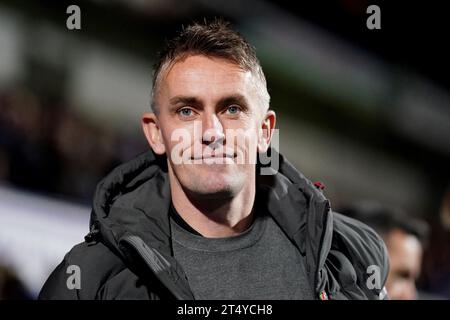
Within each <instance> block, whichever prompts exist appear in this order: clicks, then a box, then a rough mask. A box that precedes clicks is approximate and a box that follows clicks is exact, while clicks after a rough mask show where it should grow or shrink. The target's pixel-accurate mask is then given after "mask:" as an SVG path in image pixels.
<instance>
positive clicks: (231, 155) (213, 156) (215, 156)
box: [191, 153, 237, 160]
mask: <svg viewBox="0 0 450 320" xmlns="http://www.w3.org/2000/svg"><path fill="white" fill-rule="evenodd" d="M236 157H237V154H236V153H219V154H210V155H201V156H197V157H191V160H205V159H220V158H223V159H235V158H236Z"/></svg>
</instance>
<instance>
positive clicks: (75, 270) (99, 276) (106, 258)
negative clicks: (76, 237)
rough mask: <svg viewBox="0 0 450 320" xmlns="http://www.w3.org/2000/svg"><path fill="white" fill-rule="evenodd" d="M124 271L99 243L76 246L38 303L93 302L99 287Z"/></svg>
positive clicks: (42, 293)
mask: <svg viewBox="0 0 450 320" xmlns="http://www.w3.org/2000/svg"><path fill="white" fill-rule="evenodd" d="M124 268H125V266H124V264H123V263H122V261H121V260H120V258H119V257H118V256H116V255H115V254H114V253H113V252H111V250H109V248H107V247H106V246H105V245H103V244H102V243H100V242H96V243H87V242H82V243H79V244H77V245H76V246H74V247H73V248H72V249H71V250H70V251H69V252H68V253H67V254H66V255H65V257H64V259H63V261H62V262H61V263H60V264H59V265H58V266H57V267H56V269H55V270H54V271H53V272H52V273H51V275H50V276H49V278H48V279H47V281H46V282H45V284H44V286H43V288H42V290H41V292H40V294H39V299H44V300H46V299H61V300H65V299H95V298H96V296H97V293H98V292H99V289H101V287H102V286H103V284H104V283H105V282H106V281H107V280H108V279H109V278H110V277H112V276H114V275H115V274H117V273H119V272H120V271H122V270H123V269H124Z"/></svg>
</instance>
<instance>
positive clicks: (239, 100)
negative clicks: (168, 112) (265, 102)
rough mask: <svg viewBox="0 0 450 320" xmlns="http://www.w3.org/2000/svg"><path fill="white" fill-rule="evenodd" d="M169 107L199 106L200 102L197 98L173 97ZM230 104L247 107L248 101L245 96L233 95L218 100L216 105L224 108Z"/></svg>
mask: <svg viewBox="0 0 450 320" xmlns="http://www.w3.org/2000/svg"><path fill="white" fill-rule="evenodd" d="M169 102H170V104H171V105H176V104H179V103H183V104H190V105H201V104H202V102H201V100H200V99H198V98H197V97H193V96H175V97H173V98H170V100H169ZM230 104H238V105H240V106H243V107H247V105H248V101H247V98H246V97H245V96H243V95H242V94H233V95H230V96H226V97H223V98H221V99H220V100H219V102H218V103H217V106H219V107H224V106H227V105H230Z"/></svg>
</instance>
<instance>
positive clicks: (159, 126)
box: [40, 20, 388, 299]
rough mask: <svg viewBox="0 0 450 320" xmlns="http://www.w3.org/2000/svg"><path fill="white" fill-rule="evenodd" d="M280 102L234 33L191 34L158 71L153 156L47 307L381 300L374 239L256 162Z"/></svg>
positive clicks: (104, 186)
mask: <svg viewBox="0 0 450 320" xmlns="http://www.w3.org/2000/svg"><path fill="white" fill-rule="evenodd" d="M269 99H270V97H269V94H268V92H267V86H266V80H265V77H264V73H263V71H262V69H261V66H260V64H259V61H258V59H257V58H256V55H255V53H254V50H253V48H252V47H251V46H250V45H249V44H248V43H247V42H246V41H245V40H244V39H243V38H242V37H241V36H240V35H239V34H237V33H236V32H235V31H233V30H232V29H230V27H229V25H228V24H227V23H225V22H222V21H220V20H216V21H213V22H210V23H207V22H205V23H204V24H193V25H190V26H188V27H186V28H184V29H183V31H182V32H181V33H180V34H179V35H178V36H177V37H176V38H175V39H173V40H171V41H170V42H169V43H168V45H167V48H166V50H165V51H164V52H163V53H162V55H161V58H160V60H159V62H158V63H157V65H156V68H155V74H154V81H153V95H152V110H153V112H151V113H146V114H144V116H143V118H142V126H143V129H144V133H145V136H146V138H147V140H148V142H149V144H150V147H151V151H149V152H147V153H145V154H143V155H141V156H139V157H137V158H136V159H134V160H132V161H130V162H128V163H126V164H123V165H121V166H119V167H118V168H116V169H115V170H114V171H113V172H112V173H110V174H109V175H108V176H107V177H106V178H105V179H104V180H103V181H101V182H100V183H99V185H98V187H97V191H96V195H95V199H94V204H93V210H92V216H91V232H90V233H89V234H88V236H87V237H86V241H85V242H84V243H81V244H79V245H77V246H75V247H74V248H73V249H72V250H71V251H70V252H69V253H68V254H67V255H66V257H65V258H64V261H63V262H62V263H61V264H60V265H59V266H58V267H57V268H56V270H55V271H54V272H53V274H52V275H51V276H50V278H49V279H48V280H47V282H46V284H45V285H44V287H43V289H42V292H41V294H40V298H41V299H164V298H169V299H170V298H175V299H379V298H383V297H384V296H385V291H384V290H383V288H384V287H383V285H384V282H385V280H386V276H387V270H388V260H387V255H386V253H385V247H384V244H383V242H382V241H381V240H380V238H379V237H378V236H377V235H376V233H375V232H373V231H372V230H371V229H370V228H368V227H366V226H365V225H363V224H360V223H358V222H356V221H353V220H351V219H348V218H345V217H343V216H341V215H339V214H335V213H332V212H331V210H330V206H329V202H328V200H326V199H325V197H324V196H323V194H322V193H321V191H320V190H319V189H318V188H316V187H315V186H314V185H313V184H312V183H311V182H310V181H308V180H307V179H306V178H305V177H304V176H303V175H302V174H301V173H299V172H298V171H297V170H296V169H295V168H294V167H293V166H292V165H291V164H290V163H289V162H288V161H287V160H285V159H284V158H283V157H282V156H281V155H278V154H277V153H276V152H275V151H272V152H271V156H270V157H271V158H272V159H275V160H278V159H279V162H278V163H279V168H278V169H279V170H278V171H276V170H274V169H270V167H263V166H262V164H261V163H260V162H257V161H256V158H257V154H268V153H267V151H268V149H269V144H270V142H271V138H272V136H273V132H274V128H275V112H274V111H272V110H269ZM278 156H279V158H278ZM275 160H274V161H273V162H277V161H275ZM263 169H266V170H263ZM268 173H271V174H268ZM74 265H75V266H77V267H79V271H80V276H79V283H76V282H77V281H76V280H77V278H75V274H73V277H74V278H71V279H70V280H69V281H68V277H70V276H72V274H71V273H70V272H69V274H68V273H66V272H67V268H68V267H69V266H74ZM374 265H375V266H377V267H378V268H379V270H380V272H378V273H376V274H373V273H372V272H368V271H367V270H368V268H369V267H370V266H374ZM71 270H72V269H71ZM374 278H376V279H375V280H376V281H372V280H373V279H374ZM72 280H73V281H72ZM68 282H69V284H70V285H67V283H68Z"/></svg>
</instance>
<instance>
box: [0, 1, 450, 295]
mask: <svg viewBox="0 0 450 320" xmlns="http://www.w3.org/2000/svg"><path fill="white" fill-rule="evenodd" d="M393 2H394V1H390V2H389V1H370V2H369V1H365V0H359V1H358V0H334V1H333V0H331V1H317V2H314V3H312V1H308V2H305V3H302V4H298V3H296V4H295V5H294V4H293V2H291V1H269V0H251V1H236V0H227V1H221V0H219V1H206V0H189V1H181V0H164V1H163V0H132V1H131V0H128V1H125V0H122V1H121V0H115V1H100V0H96V1H94V0H90V1H88V0H86V1H71V2H67V1H57V2H56V1H12V0H9V1H8V0H0V200H1V201H0V264H3V265H5V266H7V267H9V268H10V269H11V270H15V272H16V273H17V275H18V276H19V277H20V278H21V279H22V280H23V282H24V284H25V285H24V287H25V288H26V290H28V291H29V292H30V295H31V296H35V295H36V293H37V291H38V290H39V289H40V286H42V284H43V281H44V280H45V278H46V277H47V276H48V273H49V271H50V270H51V269H52V268H54V267H55V265H56V264H57V263H58V262H59V260H61V259H62V257H63V255H64V253H65V252H67V251H68V250H69V249H70V248H71V247H72V245H73V244H75V243H77V242H80V241H82V239H83V236H84V234H85V233H87V231H88V226H87V221H88V218H89V213H90V208H89V206H90V201H91V197H92V194H93V192H94V189H95V186H96V184H97V183H98V181H99V180H100V179H101V178H102V177H103V176H104V175H105V174H106V173H107V172H108V171H109V170H111V169H112V168H113V167H114V166H115V165H117V164H119V163H121V162H123V161H126V160H128V159H131V158H132V157H134V156H135V155H137V154H138V153H141V152H143V151H145V150H147V149H148V146H147V144H146V141H145V139H144V136H143V134H142V132H141V127H140V116H141V114H142V113H143V112H145V111H147V110H149V96H150V88H151V76H152V64H153V62H154V59H155V57H156V55H157V52H158V50H159V49H160V48H161V46H162V44H163V43H164V40H165V39H166V38H168V37H171V36H172V35H174V34H175V32H176V31H177V30H179V29H180V26H181V25H182V24H186V23H189V22H191V21H195V20H196V21H200V20H203V19H204V17H207V18H208V17H215V16H221V17H224V18H226V19H228V20H230V21H231V22H232V23H233V25H234V27H235V28H236V29H237V30H238V31H239V32H240V33H242V34H243V35H244V36H245V37H246V38H247V39H248V40H249V41H250V42H251V43H252V44H253V45H254V46H255V47H256V51H257V54H258V57H259V58H260V60H261V63H262V66H263V69H264V71H265V73H266V77H267V80H268V88H269V93H270V94H271V97H272V108H273V109H274V110H276V112H277V115H278V128H279V129H280V150H281V152H282V153H283V154H285V156H286V157H287V158H288V159H289V160H290V161H291V162H293V163H294V164H295V165H296V166H297V168H298V169H299V170H300V171H302V172H303V173H304V174H305V175H306V176H307V177H309V178H310V179H311V180H313V181H322V182H323V183H324V184H325V185H326V189H325V194H326V195H327V197H329V198H330V200H331V202H332V205H333V206H334V207H336V208H338V207H340V206H344V205H346V204H349V203H353V202H355V201H359V200H363V199H370V200H373V201H378V202H380V203H385V204H388V205H395V206H397V207H400V208H402V209H403V210H404V211H405V212H407V213H408V214H409V215H411V216H414V217H419V218H422V219H424V220H425V221H426V222H427V223H428V224H429V225H430V227H431V229H432V232H431V239H430V245H429V246H428V248H427V250H426V252H425V256H424V263H423V273H422V276H421V278H420V279H419V282H418V286H419V289H420V290H423V291H424V292H428V293H430V294H435V295H437V296H439V297H444V298H447V299H448V298H450V280H449V279H450V276H449V274H450V252H449V245H450V236H449V231H448V230H449V229H450V223H449V222H448V221H449V220H450V218H448V219H447V218H446V217H448V216H450V213H449V210H450V209H447V210H446V209H445V206H443V205H442V203H443V198H444V194H445V192H446V190H448V188H449V181H450V179H449V178H450V166H449V161H450V106H449V102H450V91H449V89H450V77H449V76H448V69H449V68H448V67H449V63H448V57H449V56H450V52H449V48H448V46H446V45H445V42H446V40H445V39H447V38H448V31H449V27H448V24H447V23H446V22H445V21H446V20H448V19H447V18H446V16H445V13H446V12H448V11H446V10H445V9H446V8H445V7H443V6H442V4H441V5H440V4H439V2H437V1H436V2H435V3H432V2H429V1H428V2H418V3H415V4H412V3H410V2H406V1H395V3H393ZM71 4H77V5H78V6H79V7H80V9H81V30H68V29H67V28H66V19H67V18H68V16H69V14H67V13H66V8H67V7H68V6H69V5H71ZM372 4H376V5H378V6H379V7H380V9H381V29H380V30H369V29H368V28H367V27H366V20H367V18H368V17H369V14H367V13H366V9H367V7H368V6H369V5H372ZM62 211H64V213H62ZM55 242H57V244H55ZM24 252H27V255H28V256H30V255H31V256H32V257H34V260H33V261H34V262H33V263H31V262H30V259H29V258H26V257H24V255H25V254H24ZM36 266H38V267H36Z"/></svg>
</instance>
